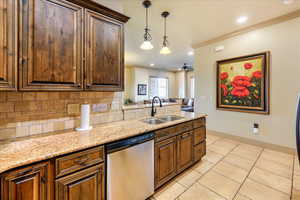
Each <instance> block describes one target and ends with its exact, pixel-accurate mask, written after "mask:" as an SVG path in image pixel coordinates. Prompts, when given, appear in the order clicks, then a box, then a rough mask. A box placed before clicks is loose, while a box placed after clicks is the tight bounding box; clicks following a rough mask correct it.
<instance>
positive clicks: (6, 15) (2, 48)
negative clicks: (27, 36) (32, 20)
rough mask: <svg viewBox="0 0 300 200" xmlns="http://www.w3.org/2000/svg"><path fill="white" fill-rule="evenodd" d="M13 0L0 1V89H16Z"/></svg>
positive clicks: (15, 39)
mask: <svg viewBox="0 0 300 200" xmlns="http://www.w3.org/2000/svg"><path fill="white" fill-rule="evenodd" d="M16 8H17V2H16V1H15V0H1V1H0V27H1V28H0V90H6V91H9V90H11V91H12V90H16V89H17V85H16V81H17V75H16V73H17V70H16V67H17V63H16V62H17V44H16V43H17V37H16V36H17V33H16V24H17V23H16V13H17V10H16Z"/></svg>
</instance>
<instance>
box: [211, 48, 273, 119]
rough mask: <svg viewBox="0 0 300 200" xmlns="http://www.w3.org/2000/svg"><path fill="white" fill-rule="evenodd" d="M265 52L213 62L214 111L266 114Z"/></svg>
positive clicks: (266, 80)
mask: <svg viewBox="0 0 300 200" xmlns="http://www.w3.org/2000/svg"><path fill="white" fill-rule="evenodd" d="M269 58H270V53H269V52H263V53H259V54H255V55H250V56H243V57H238V58H232V59H226V60H221V61H218V62H217V109H222V110H231V111H239V112H250V113H257V114H269Z"/></svg>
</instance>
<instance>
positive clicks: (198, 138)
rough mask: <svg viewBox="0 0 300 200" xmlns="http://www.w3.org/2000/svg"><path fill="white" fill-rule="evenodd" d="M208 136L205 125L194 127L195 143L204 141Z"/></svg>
mask: <svg viewBox="0 0 300 200" xmlns="http://www.w3.org/2000/svg"><path fill="white" fill-rule="evenodd" d="M205 138H206V129H205V127H201V128H196V129H194V145H196V144H199V143H201V142H203V141H204V140H205Z"/></svg>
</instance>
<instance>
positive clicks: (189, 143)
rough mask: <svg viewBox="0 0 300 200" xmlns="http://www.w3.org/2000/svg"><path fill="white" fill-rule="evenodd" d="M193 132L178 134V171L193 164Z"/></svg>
mask: <svg viewBox="0 0 300 200" xmlns="http://www.w3.org/2000/svg"><path fill="white" fill-rule="evenodd" d="M193 137H194V135H193V132H192V131H191V132H186V133H183V134H181V135H179V136H177V172H178V173H179V172H182V171H183V170H185V169H186V168H187V167H189V166H191V165H192V164H193V161H194V160H193V153H194V152H193V148H194V144H193V143H194V142H193Z"/></svg>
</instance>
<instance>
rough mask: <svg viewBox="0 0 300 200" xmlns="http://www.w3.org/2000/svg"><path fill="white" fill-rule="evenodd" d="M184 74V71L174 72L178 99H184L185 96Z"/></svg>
mask: <svg viewBox="0 0 300 200" xmlns="http://www.w3.org/2000/svg"><path fill="white" fill-rule="evenodd" d="M185 76H186V74H185V72H184V71H180V72H176V90H177V97H178V98H185V96H186V81H185V78H186V77H185Z"/></svg>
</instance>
